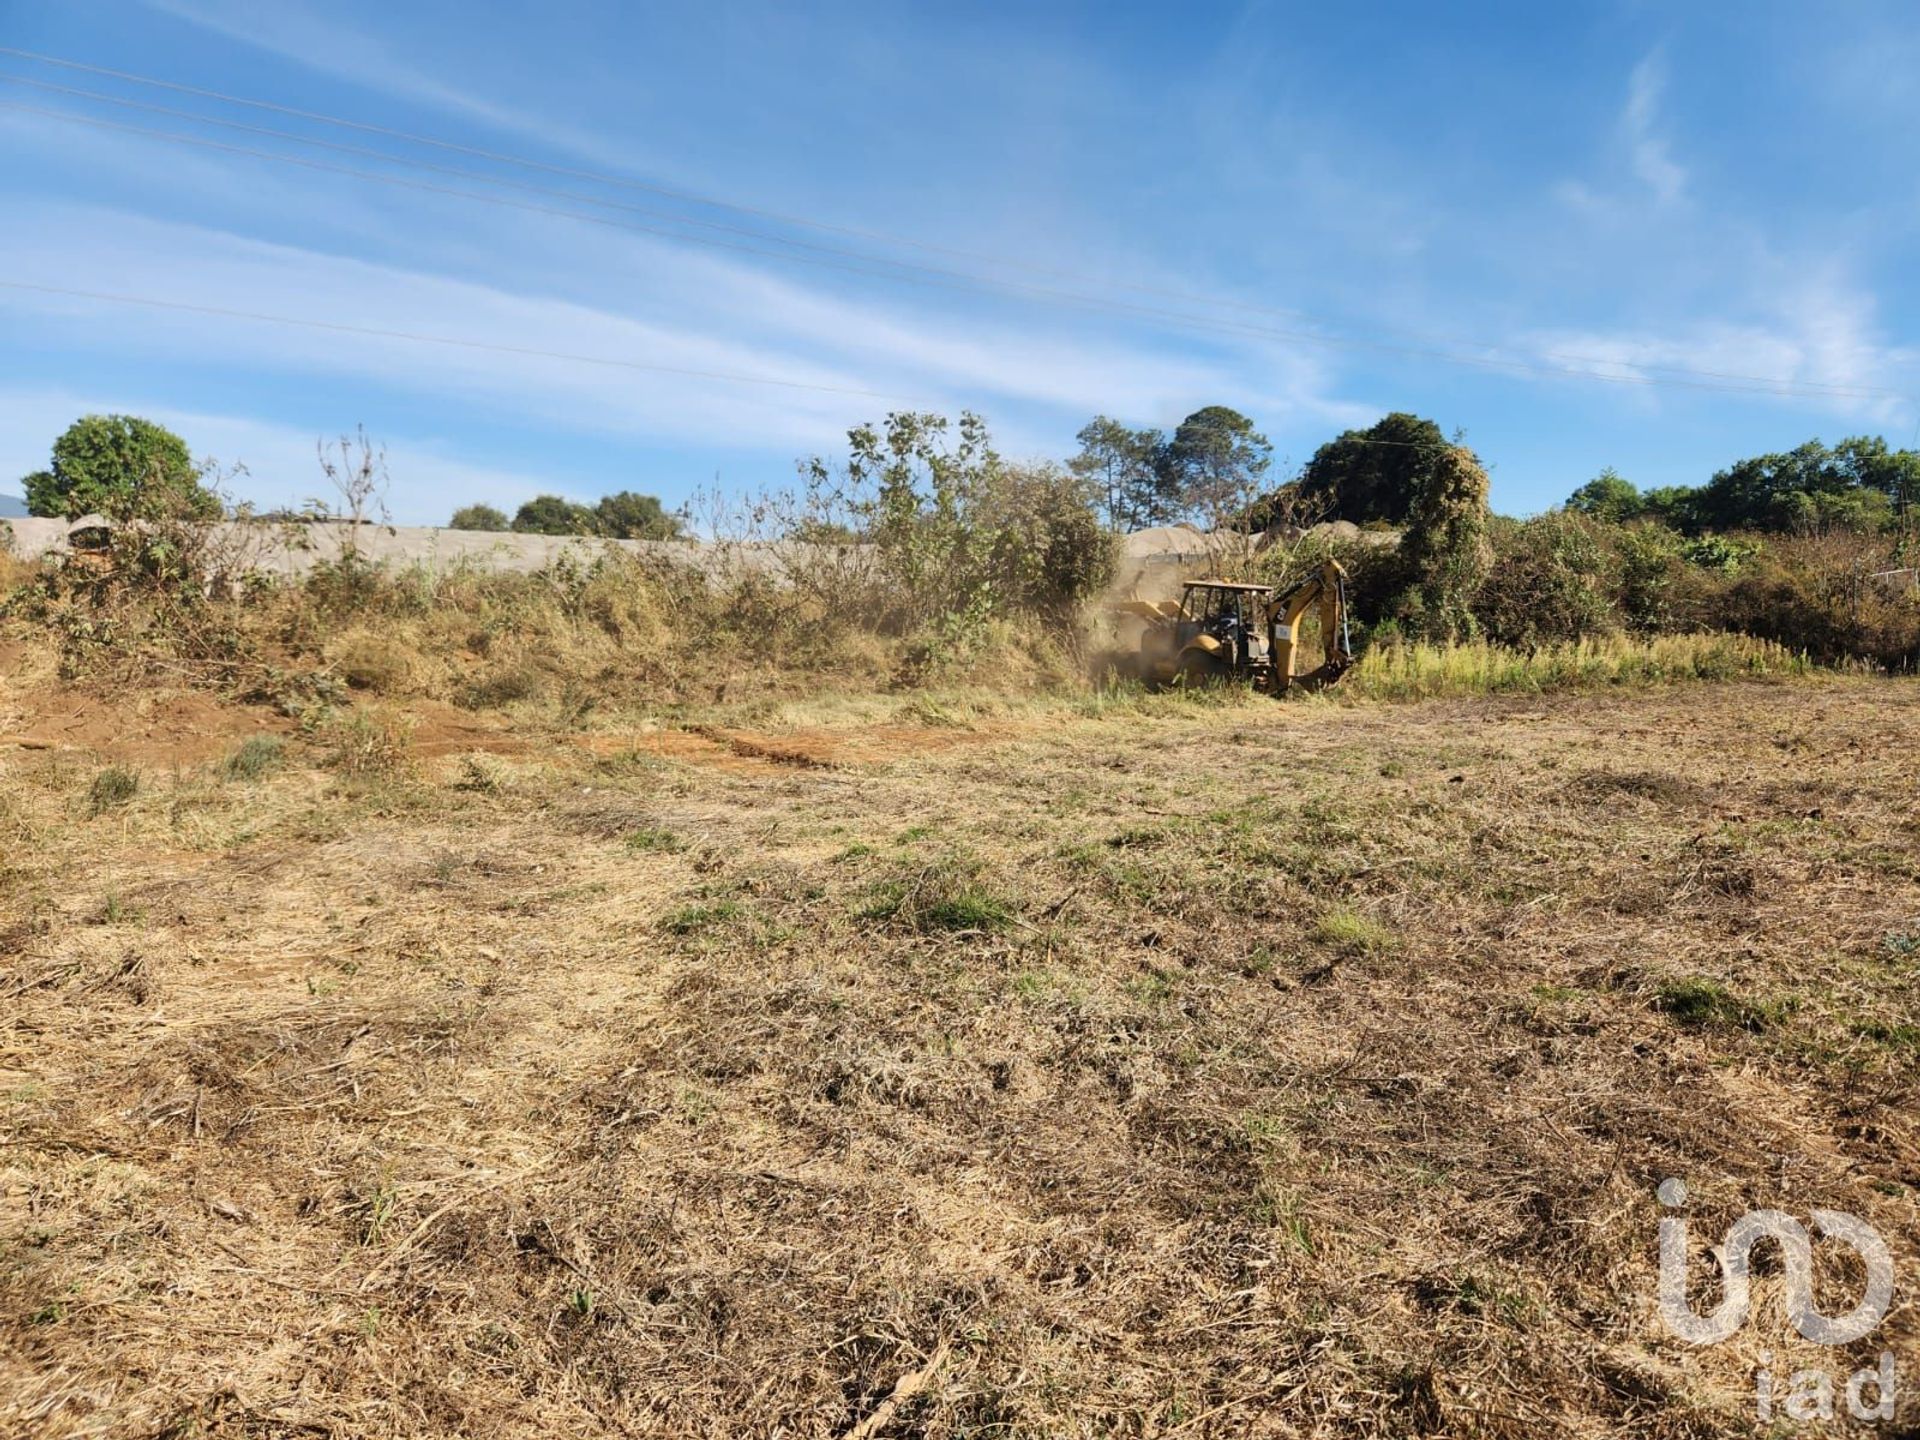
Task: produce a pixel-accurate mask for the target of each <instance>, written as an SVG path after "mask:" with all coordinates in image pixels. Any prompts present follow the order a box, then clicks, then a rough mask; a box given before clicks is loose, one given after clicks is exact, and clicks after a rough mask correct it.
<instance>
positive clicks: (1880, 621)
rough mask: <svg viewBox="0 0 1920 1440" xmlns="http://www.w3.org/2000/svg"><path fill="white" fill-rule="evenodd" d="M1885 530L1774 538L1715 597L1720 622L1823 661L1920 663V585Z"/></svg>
mask: <svg viewBox="0 0 1920 1440" xmlns="http://www.w3.org/2000/svg"><path fill="white" fill-rule="evenodd" d="M1902 559H1903V556H1902V555H1901V553H1900V551H1899V549H1898V547H1897V546H1895V545H1894V544H1893V543H1891V542H1890V541H1889V540H1888V539H1886V538H1885V537H1880V536H1863V535H1854V534H1847V533H1835V534H1831V535H1824V536H1809V537H1802V538H1791V539H1770V540H1768V541H1767V542H1766V545H1765V548H1764V549H1763V550H1761V551H1760V553H1759V554H1758V555H1757V556H1755V557H1754V558H1753V559H1752V560H1750V561H1748V562H1747V563H1746V564H1744V565H1742V566H1741V567H1740V568H1739V570H1738V571H1737V572H1736V573H1734V574H1733V575H1732V576H1731V577H1729V578H1728V579H1727V581H1726V583H1725V585H1724V588H1722V589H1721V590H1720V592H1719V593H1718V594H1717V595H1715V596H1713V597H1712V599H1711V601H1710V608H1711V610H1712V613H1713V616H1714V619H1715V621H1716V622H1717V623H1718V624H1720V625H1722V626H1724V627H1725V628H1727V629H1737V630H1742V631H1745V632H1746V633H1748V634H1751V635H1762V636H1765V637H1767V638H1768V639H1771V640H1777V641H1779V642H1780V643H1781V644H1783V645H1788V646H1791V647H1792V648H1794V649H1796V650H1803V651H1805V652H1806V653H1807V654H1809V655H1811V656H1813V657H1814V658H1815V659H1816V660H1819V661H1821V662H1823V663H1827V664H1834V663H1839V662H1843V661H1846V660H1856V659H1857V660H1868V661H1871V662H1872V663H1873V664H1875V665H1878V666H1880V667H1882V668H1884V669H1887V670H1900V671H1911V670H1913V669H1915V668H1916V667H1920V589H1916V588H1915V587H1914V586H1913V585H1912V583H1911V581H1910V580H1902V579H1901V578H1900V577H1899V576H1898V575H1897V574H1894V575H1886V574H1885V573H1884V572H1888V571H1897V570H1898V569H1899V568H1900V565H1901V561H1902Z"/></svg>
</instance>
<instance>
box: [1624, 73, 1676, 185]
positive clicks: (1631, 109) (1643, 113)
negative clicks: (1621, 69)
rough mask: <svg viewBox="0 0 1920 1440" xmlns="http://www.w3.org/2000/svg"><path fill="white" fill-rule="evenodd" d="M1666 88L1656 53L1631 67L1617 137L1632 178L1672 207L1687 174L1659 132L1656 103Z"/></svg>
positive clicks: (1658, 105)
mask: <svg viewBox="0 0 1920 1440" xmlns="http://www.w3.org/2000/svg"><path fill="white" fill-rule="evenodd" d="M1666 85H1667V65H1666V58H1665V57H1664V56H1663V55H1661V54H1660V53H1659V52H1658V51H1655V52H1653V53H1652V54H1650V55H1648V56H1646V57H1645V58H1644V59H1643V60H1641V62H1640V63H1639V64H1638V65H1636V66H1634V67H1633V73H1632V75H1631V76H1629V77H1628V79H1627V104H1626V109H1625V110H1623V111H1622V112H1621V115H1620V133H1621V136H1622V138H1623V140H1624V141H1625V143H1626V147H1627V159H1628V163H1629V164H1630V165H1631V166H1632V169H1633V173H1634V175H1635V176H1637V177H1638V178H1639V180H1640V181H1641V182H1642V183H1643V184H1644V185H1645V186H1646V187H1647V188H1648V189H1649V190H1651V191H1652V192H1653V194H1654V197H1655V198H1656V199H1658V200H1659V201H1660V202H1661V203H1662V204H1672V203H1673V202H1674V201H1676V200H1678V199H1679V198H1680V197H1681V196H1682V195H1683V194H1684V193H1685V192H1686V188H1687V172H1686V171H1685V170H1684V169H1683V168H1682V167H1681V166H1680V165H1678V164H1676V163H1675V162H1674V159H1673V155H1672V152H1671V150H1670V148H1669V146H1668V143H1667V139H1666V137H1665V136H1664V135H1663V134H1662V133H1661V132H1660V99H1661V96H1662V95H1663V94H1664V92H1665V90H1666Z"/></svg>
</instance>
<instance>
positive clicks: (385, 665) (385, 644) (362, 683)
mask: <svg viewBox="0 0 1920 1440" xmlns="http://www.w3.org/2000/svg"><path fill="white" fill-rule="evenodd" d="M328 652H329V659H330V662H331V664H332V666H333V669H334V672H335V673H336V674H337V675H339V677H340V678H341V679H342V680H344V681H346V683H347V684H348V685H349V686H351V687H352V688H353V689H355V690H371V691H372V692H373V693H374V694H376V695H393V694H399V693H400V692H402V691H403V690H405V689H406V687H407V681H408V680H409V678H410V677H411V675H412V672H413V664H412V661H411V659H410V658H409V656H408V654H407V651H406V648H405V647H404V646H403V645H401V644H400V643H399V642H398V641H396V640H395V639H394V638H393V637H392V636H390V635H379V634H374V633H371V632H369V631H365V630H353V631H349V632H348V633H347V634H345V635H343V636H341V638H340V639H339V640H338V641H337V642H336V643H335V644H333V645H331V646H329V647H328Z"/></svg>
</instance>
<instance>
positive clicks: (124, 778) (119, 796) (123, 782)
mask: <svg viewBox="0 0 1920 1440" xmlns="http://www.w3.org/2000/svg"><path fill="white" fill-rule="evenodd" d="M139 793H140V777H139V776H138V775H136V774H135V773H134V772H133V771H131V770H123V769H121V768H120V767H119V766H117V765H109V766H108V767H107V768H106V769H105V770H102V771H101V772H100V773H99V774H98V775H96V776H94V777H93V784H91V785H89V786H88V787H87V813H88V814H90V815H101V814H104V813H105V812H106V811H108V810H118V809H119V808H120V807H121V806H122V805H125V804H126V803H127V802H128V801H129V800H131V799H133V797H134V796H135V795H138V794H139Z"/></svg>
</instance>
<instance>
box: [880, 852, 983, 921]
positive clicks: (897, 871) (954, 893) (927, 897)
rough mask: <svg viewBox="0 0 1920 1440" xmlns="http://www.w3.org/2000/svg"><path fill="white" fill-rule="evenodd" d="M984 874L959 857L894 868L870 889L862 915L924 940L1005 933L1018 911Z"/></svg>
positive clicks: (974, 861) (979, 867) (974, 863)
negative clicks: (989, 882) (934, 937)
mask: <svg viewBox="0 0 1920 1440" xmlns="http://www.w3.org/2000/svg"><path fill="white" fill-rule="evenodd" d="M985 869H986V867H985V866H984V865H983V864H981V862H980V861H979V860H977V859H975V858H973V857H972V856H970V855H959V854H950V855H944V856H942V857H940V858H939V859H938V860H935V861H933V862H932V863H930V864H921V865H911V864H910V865H902V866H896V867H895V868H894V869H893V871H892V873H890V874H888V875H886V876H885V877H884V878H882V879H881V880H879V881H877V882H876V883H875V884H874V885H873V886H872V887H871V888H870V890H869V891H868V901H867V903H866V905H864V906H863V907H862V908H861V909H860V911H859V916H860V918H861V919H863V920H877V921H880V922H881V923H883V924H888V925H894V926H898V927H899V928H902V929H906V930H912V931H916V932H918V933H920V934H922V935H937V934H956V933H960V932H992V931H996V930H1004V929H1006V928H1007V927H1008V926H1009V925H1012V924H1013V923H1014V922H1015V919H1016V918H1017V911H1016V907H1015V906H1014V904H1013V902H1012V901H1011V900H1009V899H1008V898H1006V897H1005V896H1003V895H1000V894H999V893H997V892H996V891H995V890H994V889H993V887H992V886H991V885H989V884H988V883H987V881H986V878H985V873H984V872H985Z"/></svg>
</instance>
